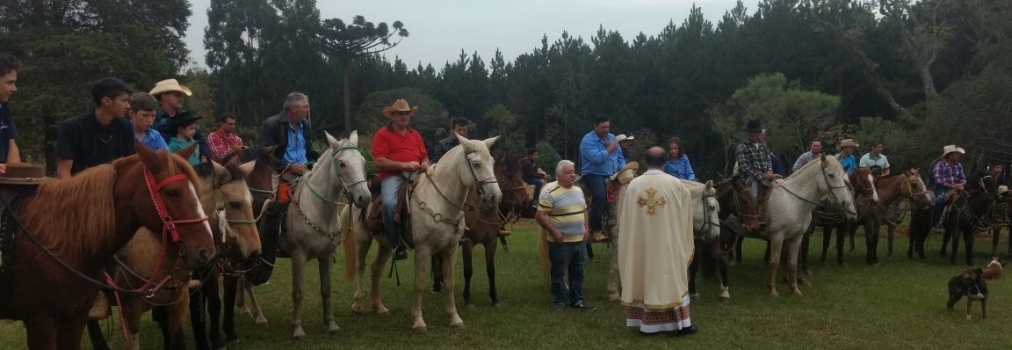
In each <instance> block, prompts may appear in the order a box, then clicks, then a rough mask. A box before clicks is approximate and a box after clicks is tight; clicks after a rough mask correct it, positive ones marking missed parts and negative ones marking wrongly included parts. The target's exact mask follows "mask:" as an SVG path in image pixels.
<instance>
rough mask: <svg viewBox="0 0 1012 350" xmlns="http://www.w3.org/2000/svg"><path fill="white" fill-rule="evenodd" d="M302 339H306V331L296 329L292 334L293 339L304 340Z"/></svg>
mask: <svg viewBox="0 0 1012 350" xmlns="http://www.w3.org/2000/svg"><path fill="white" fill-rule="evenodd" d="M302 339H306V332H303V331H302V330H301V329H299V330H296V331H295V333H294V334H292V340H302Z"/></svg>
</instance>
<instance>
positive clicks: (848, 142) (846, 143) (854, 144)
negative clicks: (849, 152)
mask: <svg viewBox="0 0 1012 350" xmlns="http://www.w3.org/2000/svg"><path fill="white" fill-rule="evenodd" d="M857 146H860V145H859V144H857V142H854V139H843V140H840V143H839V145H838V147H840V148H843V147H857Z"/></svg>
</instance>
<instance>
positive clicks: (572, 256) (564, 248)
mask: <svg viewBox="0 0 1012 350" xmlns="http://www.w3.org/2000/svg"><path fill="white" fill-rule="evenodd" d="M586 246H587V243H586V242H582V241H581V242H573V243H551V242H550V243H548V258H549V259H551V261H552V302H553V303H555V305H565V304H570V305H575V304H578V303H580V302H582V301H583V265H584V264H585V262H586V261H587V251H586V249H585V248H586ZM567 271H568V272H569V290H568V291H567V290H566V272H567Z"/></svg>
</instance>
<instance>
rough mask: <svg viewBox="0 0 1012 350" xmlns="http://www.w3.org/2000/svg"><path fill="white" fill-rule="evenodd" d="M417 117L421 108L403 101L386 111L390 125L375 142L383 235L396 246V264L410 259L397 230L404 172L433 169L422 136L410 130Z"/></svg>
mask: <svg viewBox="0 0 1012 350" xmlns="http://www.w3.org/2000/svg"><path fill="white" fill-rule="evenodd" d="M415 113H418V106H415V107H409V106H408V102H407V101H405V100H403V99H398V100H397V101H396V102H394V104H393V105H391V106H387V107H386V108H383V115H384V116H386V117H387V118H388V119H390V122H389V123H387V126H385V127H383V128H380V130H379V131H377V132H376V136H374V137H373V139H372V158H373V161H374V162H375V164H376V168H377V169H379V171H380V172H379V177H380V181H381V184H382V185H381V191H380V192H381V196H382V199H383V231H384V232H385V233H386V235H387V241H388V242H389V243H390V244H391V245H394V246H396V249H395V251H394V260H403V259H407V257H408V252H407V250H406V248H405V247H404V245H403V244H401V243H400V239H398V232H397V226H395V225H394V210H396V207H397V197H398V196H399V190H400V186H401V184H403V183H404V175H403V172H414V171H425V170H426V169H428V168H429V155H428V154H427V153H426V152H425V143H424V142H422V136H421V135H420V134H419V133H418V131H416V130H415V129H412V128H411V127H410V126H409V125H410V124H411V117H412V116H414V115H415Z"/></svg>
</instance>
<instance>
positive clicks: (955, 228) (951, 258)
mask: <svg viewBox="0 0 1012 350" xmlns="http://www.w3.org/2000/svg"><path fill="white" fill-rule="evenodd" d="M952 226H953V227H952V228H946V229H945V230H946V231H951V233H949V235H951V236H950V237H952V254H949V264H951V265H953V266H955V265H956V253H957V252H958V251H959V237H957V236H956V235H958V234H960V233H961V232H956V231H958V230H961V227H958V226H959V225H952Z"/></svg>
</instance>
